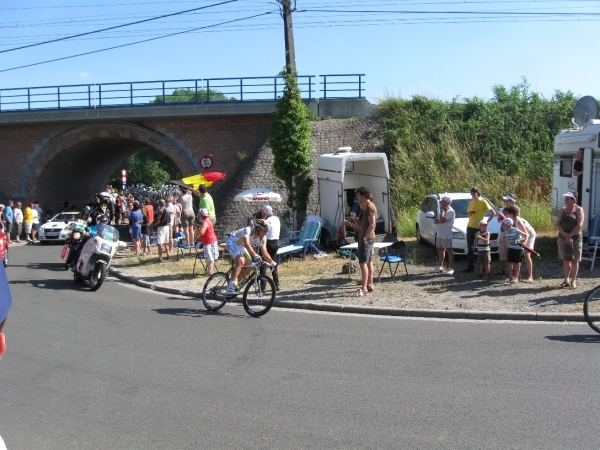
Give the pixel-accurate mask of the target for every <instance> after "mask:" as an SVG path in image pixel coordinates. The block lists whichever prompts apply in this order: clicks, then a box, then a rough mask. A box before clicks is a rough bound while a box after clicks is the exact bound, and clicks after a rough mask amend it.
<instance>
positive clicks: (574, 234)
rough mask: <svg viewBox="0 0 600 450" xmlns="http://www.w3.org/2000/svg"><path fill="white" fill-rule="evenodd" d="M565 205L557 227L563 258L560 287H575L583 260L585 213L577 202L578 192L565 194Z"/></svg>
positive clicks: (559, 251)
mask: <svg viewBox="0 0 600 450" xmlns="http://www.w3.org/2000/svg"><path fill="white" fill-rule="evenodd" d="M563 197H564V199H565V207H564V208H563V209H561V210H560V212H559V213H558V219H557V221H556V228H557V229H558V257H559V258H560V259H562V260H563V273H564V278H565V279H564V281H563V282H562V283H561V284H560V285H559V286H558V287H559V288H566V287H568V288H570V289H575V288H576V287H577V272H578V271H579V263H580V262H581V240H582V238H583V235H582V232H581V230H582V229H583V221H584V220H585V213H584V211H583V208H582V207H581V206H579V205H578V204H577V193H576V192H567V193H566V194H563Z"/></svg>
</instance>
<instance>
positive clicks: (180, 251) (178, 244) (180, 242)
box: [173, 231, 194, 261]
mask: <svg viewBox="0 0 600 450" xmlns="http://www.w3.org/2000/svg"><path fill="white" fill-rule="evenodd" d="M184 241H185V233H184V232H183V231H179V232H177V233H175V237H174V238H173V247H175V248H176V249H177V261H179V255H181V257H182V258H184V257H185V253H184V251H185V250H187V251H188V256H191V254H192V250H193V249H194V246H193V245H190V244H189V243H187V242H186V243H184Z"/></svg>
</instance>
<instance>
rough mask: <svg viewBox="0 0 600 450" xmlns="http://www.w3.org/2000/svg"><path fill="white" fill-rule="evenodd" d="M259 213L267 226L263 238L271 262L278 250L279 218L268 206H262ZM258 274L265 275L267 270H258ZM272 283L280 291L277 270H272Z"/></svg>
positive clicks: (263, 268)
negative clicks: (265, 241) (267, 229)
mask: <svg viewBox="0 0 600 450" xmlns="http://www.w3.org/2000/svg"><path fill="white" fill-rule="evenodd" d="M259 213H260V216H261V217H262V219H263V220H264V221H265V222H267V223H268V224H269V231H267V234H266V236H265V238H266V239H267V253H268V254H269V256H270V257H271V259H272V260H273V261H276V260H277V250H278V249H279V232H280V229H281V222H280V221H279V217H277V216H275V215H273V208H271V206H269V205H263V206H262V207H261V208H260V211H259ZM260 274H261V275H266V274H267V268H266V267H265V266H262V267H261V268H260ZM273 281H274V282H275V287H276V288H277V290H278V291H280V290H281V288H280V287H279V273H278V272H277V268H275V269H274V270H273Z"/></svg>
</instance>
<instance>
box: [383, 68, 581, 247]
mask: <svg viewBox="0 0 600 450" xmlns="http://www.w3.org/2000/svg"><path fill="white" fill-rule="evenodd" d="M574 104H575V98H574V96H573V94H572V93H571V92H567V93H563V92H561V91H556V92H555V95H554V96H552V97H551V98H549V99H546V98H543V97H542V96H541V95H540V94H538V93H535V92H531V91H530V90H529V86H528V84H527V82H526V80H523V82H522V83H520V84H519V85H517V86H513V87H511V88H505V87H503V86H494V88H493V97H492V98H491V99H490V100H484V99H480V98H476V97H475V98H470V99H469V98H466V99H454V100H452V101H450V102H446V101H441V100H436V99H429V98H425V97H421V96H415V97H413V98H412V99H410V100H407V99H402V98H389V99H385V100H383V101H382V102H381V103H380V104H379V105H378V112H379V121H380V123H381V127H382V136H383V138H384V149H385V151H386V152H387V154H388V155H389V158H390V172H391V190H392V205H394V208H395V211H396V226H397V230H398V233H399V235H401V236H403V237H406V236H412V235H414V232H415V218H416V212H417V208H418V207H419V205H420V203H421V201H422V200H423V197H424V196H425V195H427V194H431V193H436V192H437V193H443V192H469V190H470V189H471V187H473V186H479V187H480V188H481V189H482V191H483V194H484V195H485V196H486V197H487V198H489V199H490V200H492V201H493V202H494V203H495V205H496V206H497V207H502V206H503V205H504V202H503V201H502V197H503V196H504V195H506V194H507V193H512V194H515V195H516V196H517V197H518V198H519V202H518V204H519V206H520V207H521V209H522V216H523V217H524V218H526V219H527V220H529V222H530V223H531V224H532V225H533V227H534V228H535V229H536V230H537V231H538V232H540V233H546V232H551V231H552V230H553V229H554V226H553V225H552V222H551V220H550V187H551V185H552V161H553V145H554V144H553V143H554V136H555V135H556V134H557V133H558V132H559V131H560V130H561V129H563V128H568V127H569V126H570V118H571V115H572V111H573V105H574Z"/></svg>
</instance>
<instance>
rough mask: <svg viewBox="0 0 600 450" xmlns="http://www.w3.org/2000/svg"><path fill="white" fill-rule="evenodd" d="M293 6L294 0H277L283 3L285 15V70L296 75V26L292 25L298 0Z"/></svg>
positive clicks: (282, 15)
mask: <svg viewBox="0 0 600 450" xmlns="http://www.w3.org/2000/svg"><path fill="white" fill-rule="evenodd" d="M293 1H294V6H293V7H292V5H291V3H292V0H277V2H278V3H279V4H280V5H281V8H282V9H281V17H283V31H284V38H285V70H286V72H287V73H288V74H292V75H296V74H297V73H296V51H295V50H294V26H293V25H292V11H293V10H295V9H296V0H293Z"/></svg>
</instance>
